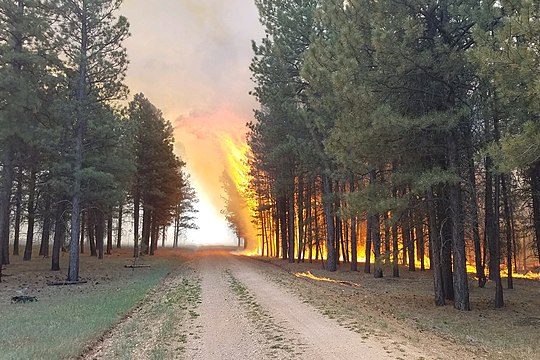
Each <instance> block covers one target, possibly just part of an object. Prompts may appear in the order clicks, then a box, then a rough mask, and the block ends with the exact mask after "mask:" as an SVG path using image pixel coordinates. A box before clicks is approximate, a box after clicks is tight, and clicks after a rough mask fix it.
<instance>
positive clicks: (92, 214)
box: [87, 209, 97, 257]
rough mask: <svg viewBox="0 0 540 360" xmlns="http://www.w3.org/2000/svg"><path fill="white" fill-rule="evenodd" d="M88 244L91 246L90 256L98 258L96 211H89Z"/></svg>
mask: <svg viewBox="0 0 540 360" xmlns="http://www.w3.org/2000/svg"><path fill="white" fill-rule="evenodd" d="M87 222H88V225H87V229H88V243H89V244H90V256H95V257H97V249H96V210H95V209H90V210H88V219H87Z"/></svg>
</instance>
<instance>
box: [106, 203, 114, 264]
mask: <svg viewBox="0 0 540 360" xmlns="http://www.w3.org/2000/svg"><path fill="white" fill-rule="evenodd" d="M112 247H113V217H112V209H111V210H110V211H109V215H108V216H107V255H111V253H112Z"/></svg>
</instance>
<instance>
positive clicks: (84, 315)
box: [0, 249, 178, 360]
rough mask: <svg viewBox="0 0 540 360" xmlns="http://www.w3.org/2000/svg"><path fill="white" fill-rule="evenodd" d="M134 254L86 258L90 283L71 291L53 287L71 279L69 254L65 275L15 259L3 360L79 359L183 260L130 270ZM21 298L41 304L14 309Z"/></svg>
mask: <svg viewBox="0 0 540 360" xmlns="http://www.w3.org/2000/svg"><path fill="white" fill-rule="evenodd" d="M38 251H39V249H38ZM132 251H133V250H131V249H126V250H116V249H115V254H114V255H110V256H107V255H106V258H105V259H104V260H98V259H96V258H94V257H90V256H88V254H84V255H82V256H81V277H82V278H83V280H86V281H87V283H85V284H81V285H70V286H48V285H47V283H48V282H52V281H64V280H65V279H66V277H67V271H66V267H67V261H68V255H67V254H65V253H63V254H62V259H61V265H62V268H63V270H62V271H59V272H51V271H50V266H51V260H50V259H44V258H42V257H38V256H35V257H34V258H33V259H32V260H31V261H25V262H23V261H22V256H20V257H18V256H12V257H11V265H9V266H7V267H6V268H5V270H4V271H3V274H4V277H3V279H2V283H0V326H1V329H2V330H1V331H0V334H1V336H0V359H42V360H45V359H65V358H70V357H76V356H78V355H79V354H80V353H81V352H83V350H84V348H85V346H86V345H87V344H91V343H92V342H93V341H95V340H96V339H97V338H99V337H100V336H101V335H102V334H103V333H104V332H105V331H106V330H107V329H108V328H110V327H112V326H113V325H114V324H115V323H116V322H118V321H119V320H120V319H121V318H122V317H123V316H125V314H126V313H128V312H129V311H130V309H132V308H133V307H134V306H136V304H138V303H139V302H140V301H141V300H142V299H143V298H144V297H145V295H146V294H147V293H148V291H149V290H150V289H152V288H155V287H156V285H158V284H159V283H161V282H162V281H163V279H164V277H166V275H167V274H168V273H169V272H170V271H171V270H172V269H174V268H175V267H176V266H177V265H176V264H177V260H178V258H177V257H175V258H174V261H173V259H172V258H170V257H160V258H155V259H151V260H150V259H149V261H148V262H150V261H151V264H152V267H150V268H141V269H127V268H125V267H124V265H126V264H128V265H129V264H131V263H132V260H131V258H130V255H131V254H132ZM142 261H143V262H146V261H145V260H144V259H143V260H142ZM21 295H26V296H35V297H36V298H37V300H38V301H36V302H31V303H24V304H18V303H11V298H12V297H13V296H21Z"/></svg>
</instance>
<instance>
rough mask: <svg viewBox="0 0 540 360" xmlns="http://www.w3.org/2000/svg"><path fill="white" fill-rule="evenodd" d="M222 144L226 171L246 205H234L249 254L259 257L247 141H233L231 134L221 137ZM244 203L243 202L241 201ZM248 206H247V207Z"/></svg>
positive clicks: (255, 206) (254, 201) (255, 205)
mask: <svg viewBox="0 0 540 360" xmlns="http://www.w3.org/2000/svg"><path fill="white" fill-rule="evenodd" d="M219 138H220V143H221V146H222V149H223V152H224V153H225V155H226V165H225V171H226V173H227V175H228V176H229V177H230V179H231V180H232V182H233V184H234V186H235V187H236V190H237V192H238V194H239V195H240V196H241V198H242V199H243V202H244V205H242V204H234V206H235V207H236V209H235V212H237V215H238V216H239V218H240V221H241V222H242V224H239V225H240V226H241V227H242V228H243V229H244V230H245V232H246V233H245V234H244V236H246V237H247V239H246V243H247V247H248V248H247V252H248V253H253V255H257V250H256V248H255V249H254V248H253V246H256V243H257V242H256V237H257V236H256V234H257V232H256V230H255V229H254V227H253V224H252V222H251V220H252V215H253V214H252V211H253V209H255V208H257V202H256V200H255V199H254V198H253V197H252V196H250V189H249V184H250V182H251V175H250V168H249V164H248V155H249V150H250V149H249V146H248V144H247V143H246V142H245V140H241V139H237V140H235V139H233V138H232V137H231V136H230V135H229V134H227V133H223V134H222V135H221V136H220V137H219ZM239 202H242V201H239ZM246 204H247V206H246Z"/></svg>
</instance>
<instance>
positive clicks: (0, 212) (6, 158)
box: [0, 141, 14, 266]
mask: <svg viewBox="0 0 540 360" xmlns="http://www.w3.org/2000/svg"><path fill="white" fill-rule="evenodd" d="M2 165H3V166H2V188H1V189H0V260H1V261H0V266H1V265H8V264H9V223H10V221H9V209H10V206H11V189H12V187H13V180H14V179H13V178H14V171H13V149H12V145H11V143H10V142H9V141H8V142H7V144H6V148H5V149H4V155H3V159H2Z"/></svg>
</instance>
